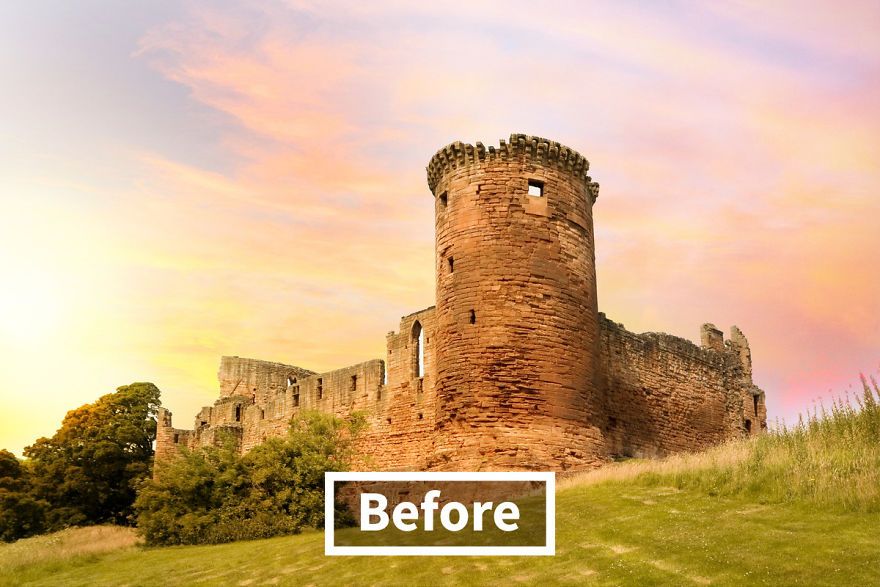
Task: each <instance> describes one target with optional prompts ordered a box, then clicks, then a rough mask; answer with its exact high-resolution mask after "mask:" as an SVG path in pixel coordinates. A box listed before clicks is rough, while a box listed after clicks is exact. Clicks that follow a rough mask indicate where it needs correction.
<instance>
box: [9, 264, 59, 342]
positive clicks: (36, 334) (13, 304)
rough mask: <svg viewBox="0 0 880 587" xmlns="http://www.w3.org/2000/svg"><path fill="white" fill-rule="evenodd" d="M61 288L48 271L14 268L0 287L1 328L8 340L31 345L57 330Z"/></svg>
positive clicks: (43, 339)
mask: <svg viewBox="0 0 880 587" xmlns="http://www.w3.org/2000/svg"><path fill="white" fill-rule="evenodd" d="M62 294H63V292H60V291H59V288H58V284H57V282H56V281H55V280H53V279H52V276H51V275H50V274H49V273H47V272H42V271H38V270H36V269H24V270H23V271H13V272H12V274H11V275H8V276H7V279H6V284H5V285H4V286H3V288H2V289H0V332H2V337H3V338H4V339H6V341H7V342H10V343H13V344H19V345H28V346H32V345H35V344H39V343H40V342H41V341H45V339H46V338H48V337H51V336H52V335H53V334H54V333H56V332H57V331H58V328H59V323H60V321H61V319H62V315H63V312H62V310H63V307H62V306H63V305H62V303H61V298H62Z"/></svg>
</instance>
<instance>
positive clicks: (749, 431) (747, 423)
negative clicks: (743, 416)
mask: <svg viewBox="0 0 880 587" xmlns="http://www.w3.org/2000/svg"><path fill="white" fill-rule="evenodd" d="M745 425H746V432H748V433H749V434H751V432H752V421H751V420H746V421H745Z"/></svg>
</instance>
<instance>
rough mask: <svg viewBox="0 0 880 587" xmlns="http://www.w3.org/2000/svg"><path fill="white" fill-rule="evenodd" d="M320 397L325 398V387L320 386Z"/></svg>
mask: <svg viewBox="0 0 880 587" xmlns="http://www.w3.org/2000/svg"><path fill="white" fill-rule="evenodd" d="M318 399H324V387H323V386H321V387H318Z"/></svg>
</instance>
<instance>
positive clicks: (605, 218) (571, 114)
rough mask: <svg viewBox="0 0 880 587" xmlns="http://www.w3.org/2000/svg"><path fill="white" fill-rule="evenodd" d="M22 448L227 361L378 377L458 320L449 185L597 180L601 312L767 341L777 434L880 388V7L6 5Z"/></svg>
mask: <svg viewBox="0 0 880 587" xmlns="http://www.w3.org/2000/svg"><path fill="white" fill-rule="evenodd" d="M0 81H2V87H3V91H2V92H0V109H2V116H0V267H2V271H0V280H2V283H0V372H2V378H0V381H2V384H0V401H2V404H0V405H2V410H0V448H4V447H5V448H7V449H10V450H13V451H14V452H16V453H18V454H21V450H22V448H23V447H24V446H26V445H28V444H30V443H32V442H33V441H34V440H35V439H36V438H38V437H40V436H49V435H51V434H52V433H53V432H54V431H55V430H56V429H57V427H58V425H59V424H60V422H61V419H62V418H63V416H64V414H65V413H66V412H67V410H70V409H73V408H75V407H77V406H79V405H81V404H83V403H86V402H91V401H94V400H95V399H97V398H98V397H99V396H100V395H103V394H105V393H108V392H111V391H113V390H114V389H115V388H116V387H118V386H121V385H125V384H128V383H131V382H133V381H152V382H154V383H156V384H157V385H158V386H159V387H160V389H161V390H162V401H163V404H164V405H165V406H166V407H168V408H169V409H171V410H172V412H174V414H175V417H174V422H175V425H176V426H178V427H188V426H190V425H191V423H192V418H193V417H194V415H195V413H196V411H197V410H198V409H199V407H201V406H203V405H210V404H211V403H213V401H214V399H216V397H217V381H216V372H217V368H218V365H219V359H220V356H221V355H239V356H245V357H254V358H261V359H266V360H274V361H280V362H285V363H290V364H295V365H298V366H301V367H305V368H308V369H312V370H316V371H320V370H329V369H333V368H337V367H343V366H347V365H350V364H354V363H357V362H360V361H364V360H367V359H371V358H384V349H385V333H386V332H388V331H390V330H395V329H396V328H397V327H398V322H399V319H400V317H401V316H403V315H406V314H409V313H411V312H413V311H416V310H419V309H422V308H424V307H427V306H429V305H432V304H433V303H434V276H433V255H434V251H433V243H434V231H433V202H432V196H431V194H430V192H429V190H428V188H427V185H426V179H425V165H426V164H427V162H428V160H429V159H430V157H431V156H432V155H433V153H434V152H435V151H436V150H437V149H439V148H440V147H442V146H444V145H446V144H447V143H450V142H452V141H455V140H462V141H465V142H471V143H473V142H475V141H478V140H479V141H482V142H483V143H485V144H487V145H489V144H496V145H497V141H498V139H501V138H507V137H508V136H509V135H510V133H513V132H516V133H519V132H522V133H527V134H534V135H538V136H543V137H548V138H551V139H554V140H558V141H560V142H562V143H563V144H566V145H568V146H570V147H572V148H574V149H576V150H577V151H579V152H581V153H582V154H583V155H585V156H586V157H587V158H588V159H589V160H590V163H591V175H592V177H593V178H594V179H595V180H596V181H598V182H599V183H600V184H601V186H602V187H601V191H600V195H599V199H598V202H597V203H596V206H595V209H594V218H595V226H596V229H595V230H596V256H597V273H598V294H599V308H600V310H601V311H604V312H605V313H606V314H607V315H608V316H609V317H610V318H612V319H614V320H616V321H618V322H622V323H624V324H625V325H626V327H627V328H628V329H630V330H633V331H636V332H643V331H664V332H669V333H672V334H676V335H679V336H683V337H685V338H689V339H691V340H695V341H698V340H699V327H700V325H701V324H702V323H704V322H712V323H714V324H716V325H717V326H719V327H720V328H721V329H722V330H724V331H725V332H729V327H730V326H731V325H733V324H736V325H738V326H739V327H740V328H741V329H742V330H743V332H744V333H745V334H746V336H747V337H748V338H749V341H750V343H751V348H752V355H753V361H754V378H755V382H756V383H757V384H758V385H760V386H761V387H762V388H763V389H764V390H765V391H766V393H767V405H768V409H769V415H770V419H771V420H775V419H784V420H786V421H789V422H792V421H796V418H797V414H799V413H802V412H804V411H806V410H811V409H813V407H814V406H815V405H816V402H817V401H819V400H822V401H824V402H826V403H827V402H828V401H829V399H830V398H831V397H833V395H834V394H844V393H846V392H848V391H849V392H850V393H852V392H853V391H855V390H858V385H859V383H858V381H859V374H860V373H865V374H867V375H871V374H874V375H876V374H878V373H880V312H878V305H880V273H878V266H880V263H878V261H880V194H878V193H877V192H878V186H880V4H878V3H877V2H846V3H839V2H837V3H835V2H824V3H816V2H803V1H799V2H794V1H778V2H773V3H766V2H759V1H756V2H730V3H716V2H705V3H688V2H671V1H670V2H654V3H631V2H616V1H609V2H592V1H590V2H547V3H535V2H512V1H506V2H467V3H407V2H394V1H389V2H385V1H376V2H352V3H333V2H320V3H318V2H315V3H312V2H308V1H296V0H292V1H288V2H265V3H260V5H259V6H258V5H256V4H244V3H236V2H229V1H220V2H184V3H176V2H175V3H171V2H162V1H157V2H149V3H146V2H145V3H132V2H122V1H120V2H95V1H91V0H84V1H81V2H76V3H71V2H64V1H46V2H17V3H12V2H6V3H2V4H0Z"/></svg>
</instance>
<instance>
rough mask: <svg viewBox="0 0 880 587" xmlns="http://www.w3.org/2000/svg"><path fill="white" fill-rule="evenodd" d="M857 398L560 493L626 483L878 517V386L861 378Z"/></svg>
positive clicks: (597, 474) (605, 472) (608, 473)
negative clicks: (771, 428)
mask: <svg viewBox="0 0 880 587" xmlns="http://www.w3.org/2000/svg"><path fill="white" fill-rule="evenodd" d="M862 384H863V391H862V393H861V395H860V396H857V397H855V398H852V399H851V398H846V399H845V400H835V401H834V402H833V404H832V405H831V407H830V408H828V409H826V408H824V407H821V408H819V409H818V410H816V411H814V412H813V413H812V414H808V415H806V416H803V417H801V419H800V420H799V422H798V423H797V424H796V425H795V426H792V427H788V428H787V427H784V426H780V427H779V428H778V429H777V430H776V431H774V432H771V433H768V434H763V435H761V436H758V437H754V438H750V439H743V440H736V441H732V442H729V443H726V444H724V445H721V446H718V447H715V448H713V449H711V450H708V451H705V452H702V453H698V454H683V455H676V456H672V457H669V458H666V459H663V460H658V461H636V462H625V463H619V464H614V465H609V466H607V467H603V468H602V469H599V470H597V471H592V472H589V473H585V474H582V475H579V476H576V477H572V478H570V479H567V480H565V481H563V482H562V483H560V486H561V487H566V486H577V485H583V484H593V483H600V482H624V481H625V482H631V483H641V484H646V485H660V484H662V485H670V486H673V487H677V488H681V489H696V490H700V491H704V492H706V493H708V494H709V495H745V496H749V497H752V498H754V499H755V500H756V501H760V502H797V501H800V502H807V503H810V504H814V505H818V506H823V507H828V508H835V509H842V510H846V511H864V512H868V511H880V387H878V384H877V381H876V380H875V379H874V378H871V379H870V380H868V379H866V378H864V377H863V378H862Z"/></svg>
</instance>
